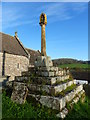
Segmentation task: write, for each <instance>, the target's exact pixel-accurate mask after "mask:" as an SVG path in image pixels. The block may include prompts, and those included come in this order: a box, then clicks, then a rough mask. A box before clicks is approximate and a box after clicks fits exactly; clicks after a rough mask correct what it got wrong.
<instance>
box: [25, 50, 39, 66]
mask: <svg viewBox="0 0 90 120" xmlns="http://www.w3.org/2000/svg"><path fill="white" fill-rule="evenodd" d="M26 50H27V51H28V53H29V54H30V59H29V64H30V65H31V66H34V65H35V61H36V59H37V57H38V56H41V52H40V51H39V50H32V49H29V48H26Z"/></svg>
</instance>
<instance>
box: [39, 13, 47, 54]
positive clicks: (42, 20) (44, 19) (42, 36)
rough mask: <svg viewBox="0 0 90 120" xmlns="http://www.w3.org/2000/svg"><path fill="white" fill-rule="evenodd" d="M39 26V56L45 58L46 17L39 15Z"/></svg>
mask: <svg viewBox="0 0 90 120" xmlns="http://www.w3.org/2000/svg"><path fill="white" fill-rule="evenodd" d="M39 24H40V26H41V55H42V56H46V38H45V25H46V24H47V17H46V15H45V14H44V13H42V14H41V15H40V23H39Z"/></svg>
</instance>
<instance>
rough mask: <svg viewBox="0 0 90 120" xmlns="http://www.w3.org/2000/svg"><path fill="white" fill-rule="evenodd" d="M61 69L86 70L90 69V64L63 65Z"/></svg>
mask: <svg viewBox="0 0 90 120" xmlns="http://www.w3.org/2000/svg"><path fill="white" fill-rule="evenodd" d="M59 67H60V68H66V67H68V68H72V69H73V68H82V69H86V68H90V64H80V63H73V64H63V65H59Z"/></svg>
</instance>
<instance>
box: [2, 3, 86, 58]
mask: <svg viewBox="0 0 90 120" xmlns="http://www.w3.org/2000/svg"><path fill="white" fill-rule="evenodd" d="M42 12H44V13H46V15H47V26H46V47H47V55H48V56H51V58H52V59H54V58H75V59H81V60H87V59H88V3H82V2H81V3H79V2H77V3H72V2H71V3H66V2H62V3H60V2H59V3H57V2H56V3H55V2H54V3H51V2H50V3H49V2H48V3H44V2H43V3H39V2H37V3H35V2H34V3H31V2H26V3H25V2H20V3H19V2H18V3H17V2H16V3H9V2H8V3H2V32H4V33H7V34H10V35H12V36H14V32H15V31H17V32H18V37H19V39H20V40H21V42H22V43H23V45H24V46H25V47H27V48H31V49H34V50H40V49H41V27H40V25H39V16H40V14H41V13H42Z"/></svg>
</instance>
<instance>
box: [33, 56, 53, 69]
mask: <svg viewBox="0 0 90 120" xmlns="http://www.w3.org/2000/svg"><path fill="white" fill-rule="evenodd" d="M49 66H53V62H52V60H51V58H50V57H49V56H38V58H37V60H36V61H35V67H49Z"/></svg>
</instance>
